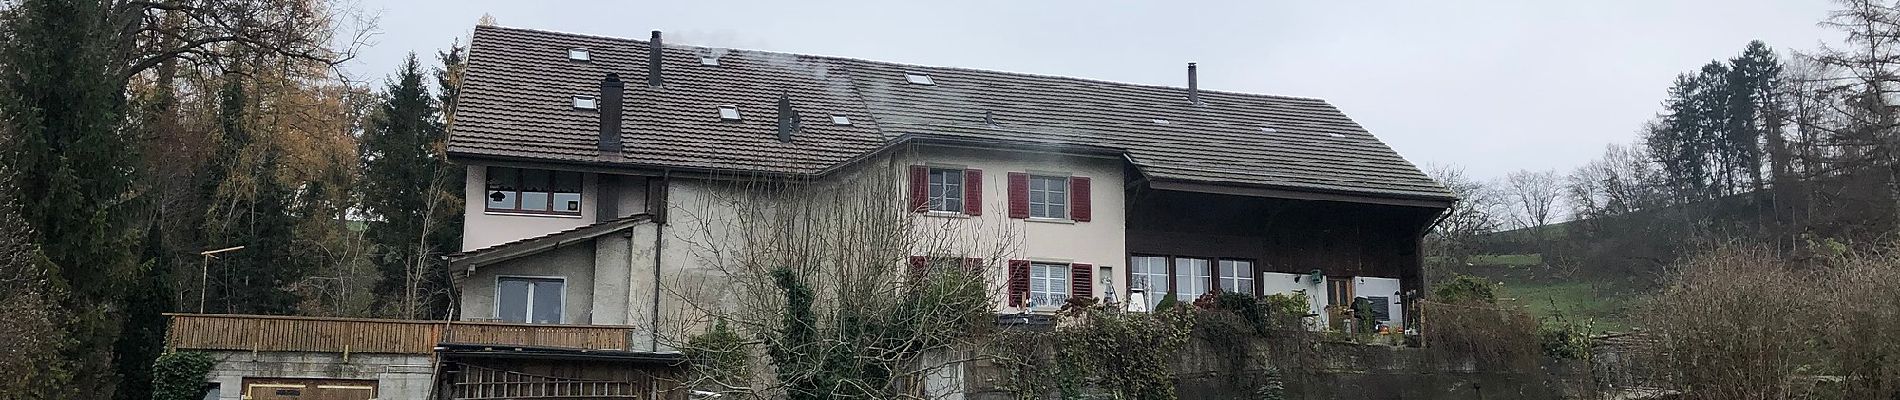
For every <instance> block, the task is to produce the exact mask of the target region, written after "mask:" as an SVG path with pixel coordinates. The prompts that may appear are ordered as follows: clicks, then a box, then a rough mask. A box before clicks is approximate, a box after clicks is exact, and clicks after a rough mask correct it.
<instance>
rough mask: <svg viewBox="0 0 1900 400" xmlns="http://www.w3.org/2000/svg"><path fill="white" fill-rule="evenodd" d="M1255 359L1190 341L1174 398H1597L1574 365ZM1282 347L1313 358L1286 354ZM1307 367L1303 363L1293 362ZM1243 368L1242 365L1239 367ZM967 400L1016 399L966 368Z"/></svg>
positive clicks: (1332, 353)
mask: <svg viewBox="0 0 1900 400" xmlns="http://www.w3.org/2000/svg"><path fill="white" fill-rule="evenodd" d="M1253 340H1254V343H1253V344H1252V345H1251V346H1249V347H1250V348H1251V349H1252V351H1251V352H1249V353H1247V354H1249V355H1248V356H1246V357H1245V358H1242V359H1234V358H1230V357H1231V356H1232V355H1233V354H1234V351H1235V349H1232V348H1229V347H1222V346H1213V345H1210V344H1209V343H1208V342H1206V341H1204V340H1202V339H1193V340H1190V341H1189V343H1188V345H1187V346H1186V347H1185V348H1183V349H1182V350H1181V351H1180V357H1179V358H1178V359H1176V362H1175V363H1173V364H1172V365H1160V366H1156V367H1157V368H1171V369H1172V370H1173V372H1174V374H1175V378H1176V380H1175V382H1174V384H1175V393H1176V394H1177V395H1178V396H1179V398H1182V399H1242V398H1259V395H1258V394H1256V393H1252V392H1251V390H1252V389H1254V387H1253V385H1252V383H1257V382H1263V381H1265V380H1268V379H1277V380H1279V381H1280V382H1281V383H1282V384H1283V385H1284V390H1283V391H1282V392H1281V394H1282V395H1283V398H1288V399H1307V400H1362V399H1394V400H1398V399H1406V400H1472V399H1512V400H1559V399H1577V398H1594V397H1588V395H1589V394H1591V393H1592V390H1593V384H1592V380H1591V379H1592V378H1591V375H1590V374H1591V373H1590V369H1589V365H1588V363H1587V362H1584V361H1575V360H1544V361H1542V362H1540V363H1536V365H1528V366H1522V367H1502V366H1481V365H1479V364H1478V363H1476V362H1473V361H1472V360H1471V359H1469V358H1465V357H1448V356H1446V355H1444V354H1442V353H1438V352H1435V351H1433V350H1428V349H1415V348H1399V347H1387V346H1377V345H1361V344H1352V343H1339V342H1320V343H1318V344H1317V345H1315V344H1312V343H1302V344H1293V345H1291V346H1289V345H1288V344H1286V343H1273V342H1272V341H1271V340H1269V339H1263V338H1257V337H1256V338H1253ZM1284 347H1299V348H1302V349H1311V351H1313V352H1315V354H1313V355H1310V356H1307V355H1296V354H1290V353H1285V352H1283V350H1276V349H1281V348H1284ZM1295 360H1303V361H1295ZM1235 361H1241V365H1235V364H1234V362H1235ZM963 370H964V371H965V375H966V378H965V381H964V382H965V385H966V386H965V391H964V392H963V393H962V394H961V396H962V397H963V398H967V399H977V400H989V399H995V400H1002V399H1014V398H1017V397H1016V396H1015V394H1014V393H1010V392H1008V391H1006V390H1003V389H1002V388H1001V387H1000V386H999V385H1001V384H1004V383H1006V382H1007V379H1008V378H1007V377H1006V376H1005V374H1004V373H1005V371H1004V370H1003V369H1002V368H1001V367H998V366H997V365H995V364H991V363H988V362H985V361H975V362H970V363H966V364H965V368H963Z"/></svg>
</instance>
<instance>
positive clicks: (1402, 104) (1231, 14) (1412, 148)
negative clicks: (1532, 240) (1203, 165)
mask: <svg viewBox="0 0 1900 400" xmlns="http://www.w3.org/2000/svg"><path fill="white" fill-rule="evenodd" d="M362 7H363V8H364V11H367V12H370V13H373V14H380V16H381V23H380V28H379V31H380V34H378V35H377V36H375V38H374V41H375V43H374V44H373V45H372V46H369V47H367V48H364V49H363V50H362V54H361V55H360V56H359V58H358V59H357V60H356V61H354V62H352V63H351V64H348V65H346V66H345V67H346V69H347V70H348V71H349V74H350V75H351V76H352V77H353V78H356V79H363V80H370V81H372V82H375V83H376V84H378V85H380V83H381V81H382V77H383V76H385V75H386V74H387V73H388V71H391V70H394V69H395V67H396V66H397V65H398V64H399V62H400V61H401V58H402V57H403V56H404V55H405V54H406V53H408V52H410V51H415V52H417V53H419V54H421V55H422V56H424V57H432V55H433V54H434V52H435V51H436V50H438V49H441V48H443V47H446V46H447V45H448V44H449V42H450V41H451V40H455V39H456V38H462V39H463V40H464V41H466V36H467V34H468V32H469V30H470V29H471V28H472V27H473V26H474V24H475V22H476V20H477V19H479V18H480V17H481V15H482V14H484V13H486V14H490V15H493V16H494V17H495V19H496V20H497V21H498V22H499V24H500V25H503V26H514V27H523V28H535V29H547V30H556V31H565V32H576V33H587V34H597V35H606V36H619V37H629V38H644V37H646V36H647V32H648V31H651V30H655V29H658V30H662V31H665V32H666V36H667V41H668V43H682V44H694V45H706V46H721V47H737V48H749V49H759V50H772V51H782V52H793V53H807V54H822V55H834V56H846V57H853V58H864V59H873V60H880V61H893V62H903V63H913V64H925V65H942V66H955V67H966V68H981V69H993V70H1002V71H1014V72H1028V73H1038V74H1050V75H1065V76H1074V77H1082V78H1091V79H1104V80H1113V81H1123V82H1132V83H1144V84H1164V85H1174V86H1183V85H1185V84H1186V82H1185V81H1186V78H1185V76H1186V71H1185V68H1186V67H1185V66H1186V63H1187V62H1190V61H1193V62H1198V63H1200V66H1201V86H1202V87H1203V88H1208V89H1214V90H1226V91H1238V92H1252V93H1270V94H1280V95H1292V96H1306V97H1319V98H1324V99H1327V100H1329V101H1331V102H1333V104H1336V105H1338V106H1339V107H1341V108H1343V109H1344V110H1345V111H1346V113H1347V114H1348V115H1351V116H1352V117H1353V118H1354V119H1355V120H1358V121H1359V123H1361V124H1363V125H1365V126H1366V128H1367V129H1369V130H1371V131H1372V132H1373V133H1374V134H1376V135H1378V136H1379V137H1380V138H1382V139H1384V140H1385V142H1386V143H1388V144H1390V145H1391V146H1392V147H1394V148H1395V149H1397V150H1398V151H1399V153H1401V154H1404V155H1405V157H1406V158H1408V159H1410V160H1412V162H1414V163H1419V164H1455V165H1461V166H1464V167H1466V168H1467V169H1468V170H1469V171H1470V172H1471V173H1472V174H1474V175H1476V176H1478V177H1485V178H1489V177H1497V176H1502V175H1503V174H1505V173H1507V172H1509V171H1512V170H1517V169H1547V168H1555V169H1558V170H1560V171H1562V172H1568V171H1569V170H1570V169H1571V168H1573V167H1575V166H1577V165H1580V164H1582V163H1584V162H1586V161H1588V160H1590V159H1591V158H1594V157H1596V156H1597V155H1598V154H1599V153H1601V151H1602V147H1603V145H1605V144H1608V143H1612V142H1630V141H1632V140H1634V138H1635V130H1636V128H1638V127H1639V126H1641V124H1642V123H1643V122H1644V121H1646V120H1648V119H1650V118H1651V117H1653V116H1654V115H1655V113H1656V111H1657V109H1658V102H1659V101H1660V100H1661V98H1662V95H1663V92H1664V90H1665V89H1666V88H1667V87H1668V85H1669V83H1670V81H1671V80H1672V79H1673V78H1674V76H1675V75H1676V74H1678V73H1681V72H1683V71H1689V70H1692V69H1694V68H1697V67H1699V66H1701V64H1703V63H1705V62H1707V61H1708V60H1710V59H1713V58H1726V57H1729V56H1731V55H1733V54H1735V53H1738V52H1740V51H1741V49H1742V47H1743V46H1744V45H1745V44H1746V43H1747V42H1748V41H1749V40H1752V39H1761V40H1764V41H1766V42H1768V44H1769V45H1771V46H1774V47H1775V48H1776V49H1778V50H1782V51H1787V50H1797V51H1807V50H1810V49H1813V48H1815V47H1816V46H1817V45H1818V44H1819V43H1821V42H1822V41H1834V40H1837V38H1839V37H1840V34H1839V33H1837V32H1834V31H1831V30H1828V29H1825V28H1821V27H1818V26H1816V23H1817V22H1819V21H1821V20H1822V19H1823V18H1824V17H1825V16H1826V14H1827V12H1828V10H1830V9H1832V8H1833V7H1834V4H1833V3H1832V2H1829V1H1825V0H1684V1H1663V0H1608V1H1604V0H1592V1H1566V2H1555V1H1524V0H1500V1H1485V2H1479V1H1431V2H1428V1H1404V0H1393V1H1371V0H1343V1H1311V0H1274V1H1258V0H1256V1H1224V2H1195V1H1146V2H1136V1H1034V2H1031V1H956V2H942V3H934V4H925V3H921V2H868V1H867V2H844V1H757V2H731V1H667V2H615V1H569V2H556V1H545V2H543V1H518V0H517V1H437V0H430V1H401V2H390V3H386V4H383V3H373V4H364V5H363V6H362Z"/></svg>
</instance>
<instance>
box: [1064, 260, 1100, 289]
mask: <svg viewBox="0 0 1900 400" xmlns="http://www.w3.org/2000/svg"><path fill="white" fill-rule="evenodd" d="M1069 286H1070V289H1071V291H1070V295H1071V296H1075V297H1095V266H1094V265H1089V264H1083V263H1075V264H1071V265H1069Z"/></svg>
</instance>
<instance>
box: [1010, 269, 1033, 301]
mask: <svg viewBox="0 0 1900 400" xmlns="http://www.w3.org/2000/svg"><path fill="white" fill-rule="evenodd" d="M1026 297H1029V260H1009V306H1010V307H1022V306H1023V299H1024V298H1026Z"/></svg>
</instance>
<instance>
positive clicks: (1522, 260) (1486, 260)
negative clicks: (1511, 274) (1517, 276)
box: [1465, 253, 1544, 267]
mask: <svg viewBox="0 0 1900 400" xmlns="http://www.w3.org/2000/svg"><path fill="white" fill-rule="evenodd" d="M1465 262H1467V263H1470V264H1471V265H1478V266H1507V267H1533V266H1539V265H1544V255H1543V254H1536V253H1532V254H1482V255H1475V256H1471V258H1468V259H1466V260H1465Z"/></svg>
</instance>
